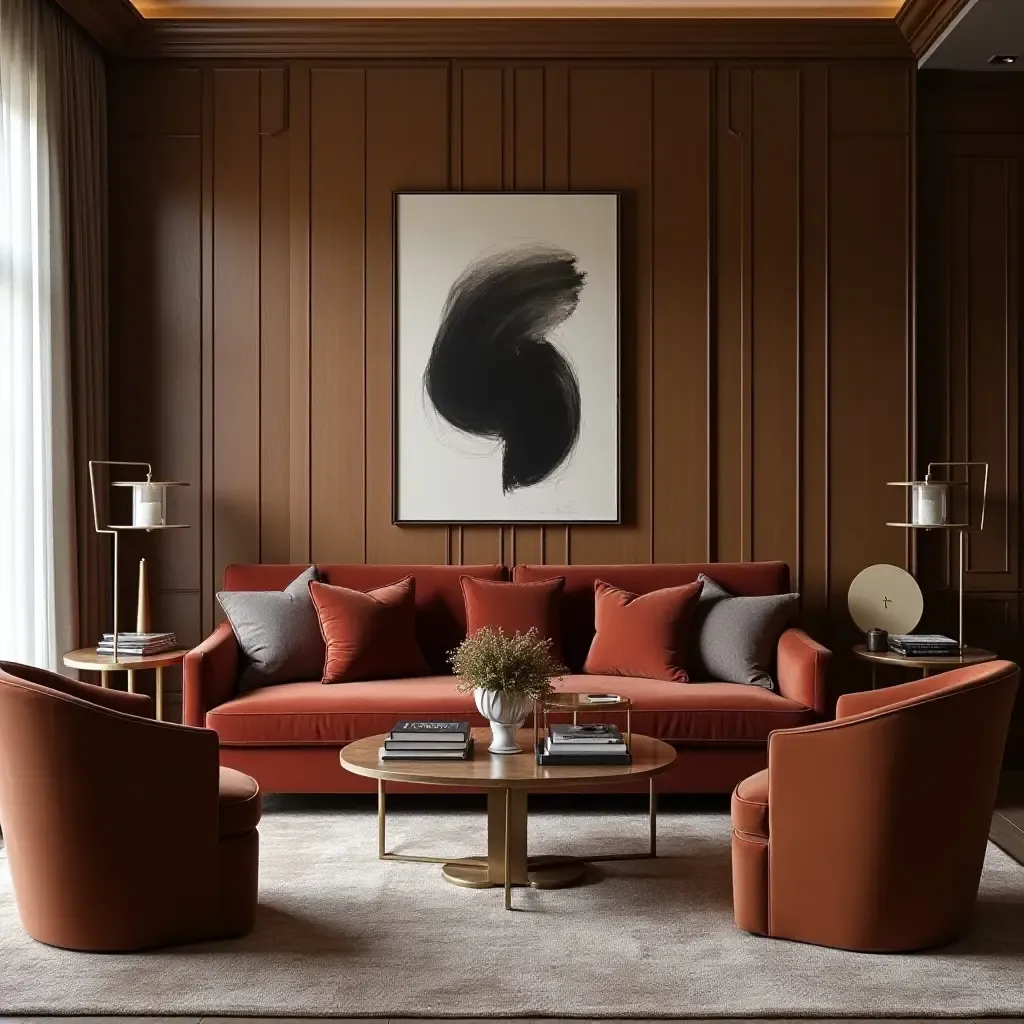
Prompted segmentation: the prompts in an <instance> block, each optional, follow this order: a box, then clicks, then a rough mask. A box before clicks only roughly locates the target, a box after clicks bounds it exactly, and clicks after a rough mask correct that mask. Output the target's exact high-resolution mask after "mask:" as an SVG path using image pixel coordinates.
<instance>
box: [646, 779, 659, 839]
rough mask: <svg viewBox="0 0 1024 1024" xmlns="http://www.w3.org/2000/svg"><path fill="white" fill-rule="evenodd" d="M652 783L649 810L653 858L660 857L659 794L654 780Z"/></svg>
mask: <svg viewBox="0 0 1024 1024" xmlns="http://www.w3.org/2000/svg"><path fill="white" fill-rule="evenodd" d="M650 782H651V800H650V805H649V808H648V817H649V818H650V830H651V856H652V857H657V856H658V794H657V793H656V792H655V791H654V779H653V778H652V779H651V780H650Z"/></svg>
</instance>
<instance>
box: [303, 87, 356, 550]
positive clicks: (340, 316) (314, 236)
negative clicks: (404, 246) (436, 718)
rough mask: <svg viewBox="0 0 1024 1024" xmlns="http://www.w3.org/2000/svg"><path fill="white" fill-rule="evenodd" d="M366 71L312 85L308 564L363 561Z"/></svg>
mask: <svg viewBox="0 0 1024 1024" xmlns="http://www.w3.org/2000/svg"><path fill="white" fill-rule="evenodd" d="M365 113H366V74H365V72H363V71H361V70H337V69H333V68H331V69H327V68H315V69H314V70H313V72H312V76H311V81H310V154H311V155H310V167H311V186H310V232H311V234H310V295H311V301H310V382H311V383H310V467H311V475H310V495H311V497H310V518H311V524H312V525H311V530H312V545H313V549H312V557H313V559H314V560H316V561H321V562H362V561H364V560H365V559H366V537H365V500H366V496H365V490H364V482H365V469H366V463H365V459H366V447H365V443H364V424H365V422H366V409H365V408H364V405H363V386H364V382H365V380H366V366H365V353H364V350H363V346H364V338H365V332H364V329H363V325H364V321H365V316H366V310H365V307H364V288H365V266H364V262H363V261H364V254H365V251H366V222H365V200H366V176H365V171H366V123H365Z"/></svg>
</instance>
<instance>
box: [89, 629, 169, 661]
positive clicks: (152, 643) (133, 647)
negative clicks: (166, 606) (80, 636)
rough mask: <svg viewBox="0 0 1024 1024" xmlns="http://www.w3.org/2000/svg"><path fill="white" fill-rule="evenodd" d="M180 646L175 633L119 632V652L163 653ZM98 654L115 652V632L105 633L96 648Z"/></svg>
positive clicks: (119, 653)
mask: <svg viewBox="0 0 1024 1024" xmlns="http://www.w3.org/2000/svg"><path fill="white" fill-rule="evenodd" d="M177 646H178V638H177V637H176V636H175V635H174V634H173V633H118V634H117V653H118V656H120V655H122V654H126V655H127V654H130V655H139V656H146V655H150V654H163V653H164V651H171V650H174V648H175V647H177ZM96 653H97V654H113V653H114V634H113V633H104V634H103V639H102V640H101V641H100V642H99V646H98V647H97V648H96Z"/></svg>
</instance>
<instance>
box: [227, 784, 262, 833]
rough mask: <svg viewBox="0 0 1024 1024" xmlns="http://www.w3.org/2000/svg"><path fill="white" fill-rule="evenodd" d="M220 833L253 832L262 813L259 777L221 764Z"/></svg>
mask: <svg viewBox="0 0 1024 1024" xmlns="http://www.w3.org/2000/svg"><path fill="white" fill-rule="evenodd" d="M217 804H218V808H219V821H220V835H221V838H222V839H223V838H225V837H227V836H242V835H245V833H246V832H251V831H252V830H253V829H254V828H255V827H256V826H257V825H258V824H259V823H260V817H261V816H262V814H263V802H262V800H261V799H260V787H259V786H258V785H256V780H255V779H253V778H250V777H249V776H248V775H245V774H244V773H242V772H237V771H235V769H234V768H221V770H220V778H219V783H218V790H217Z"/></svg>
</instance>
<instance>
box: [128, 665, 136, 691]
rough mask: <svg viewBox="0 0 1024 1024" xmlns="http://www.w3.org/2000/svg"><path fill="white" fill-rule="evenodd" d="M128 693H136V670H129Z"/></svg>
mask: <svg viewBox="0 0 1024 1024" xmlns="http://www.w3.org/2000/svg"><path fill="white" fill-rule="evenodd" d="M128 692H129V693H134V692H135V670H134V669H128Z"/></svg>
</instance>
